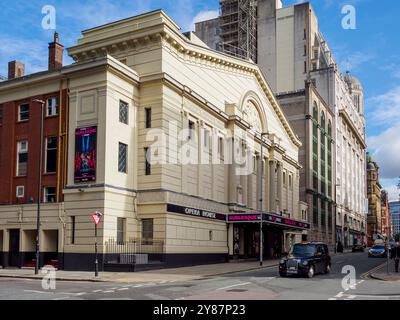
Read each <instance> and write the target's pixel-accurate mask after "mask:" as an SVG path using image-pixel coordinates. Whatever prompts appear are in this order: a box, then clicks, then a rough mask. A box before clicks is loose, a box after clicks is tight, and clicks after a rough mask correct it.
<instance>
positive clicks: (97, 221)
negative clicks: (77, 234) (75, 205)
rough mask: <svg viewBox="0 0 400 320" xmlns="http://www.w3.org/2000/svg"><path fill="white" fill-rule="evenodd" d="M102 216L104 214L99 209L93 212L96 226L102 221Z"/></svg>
mask: <svg viewBox="0 0 400 320" xmlns="http://www.w3.org/2000/svg"><path fill="white" fill-rule="evenodd" d="M102 217H103V214H102V213H101V212H98V211H96V212H95V213H93V214H92V219H93V222H94V224H95V225H96V226H97V225H98V224H99V223H100V221H101V218H102Z"/></svg>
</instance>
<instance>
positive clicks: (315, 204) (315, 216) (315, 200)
mask: <svg viewBox="0 0 400 320" xmlns="http://www.w3.org/2000/svg"><path fill="white" fill-rule="evenodd" d="M313 224H314V225H318V197H317V196H316V195H314V196H313Z"/></svg>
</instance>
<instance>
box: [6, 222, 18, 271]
mask: <svg viewBox="0 0 400 320" xmlns="http://www.w3.org/2000/svg"><path fill="white" fill-rule="evenodd" d="M19 242H20V232H19V229H12V230H10V243H9V249H8V265H9V266H10V267H20V264H21V262H20V251H19Z"/></svg>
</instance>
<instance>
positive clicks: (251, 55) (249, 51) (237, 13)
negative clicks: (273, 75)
mask: <svg viewBox="0 0 400 320" xmlns="http://www.w3.org/2000/svg"><path fill="white" fill-rule="evenodd" d="M219 4H220V15H219V18H216V19H211V20H208V21H203V22H199V23H197V24H196V31H195V33H196V34H197V35H198V36H199V37H200V38H201V39H202V40H203V41H204V42H205V43H206V44H207V45H208V46H210V47H211V48H212V49H215V50H218V51H222V52H225V53H227V54H230V55H233V56H235V57H239V58H242V59H246V60H252V61H253V62H255V63H256V62H257V1H256V0H221V1H220V2H219Z"/></svg>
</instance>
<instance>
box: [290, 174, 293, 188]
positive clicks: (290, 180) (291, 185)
mask: <svg viewBox="0 0 400 320" xmlns="http://www.w3.org/2000/svg"><path fill="white" fill-rule="evenodd" d="M289 188H292V175H290V174H289Z"/></svg>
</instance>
